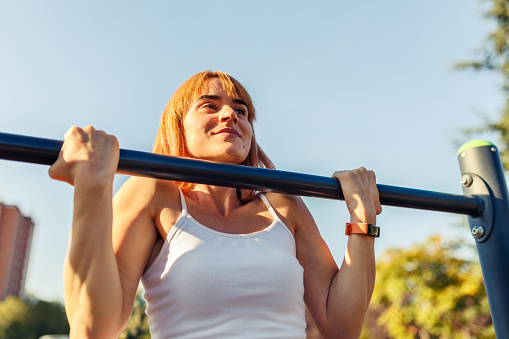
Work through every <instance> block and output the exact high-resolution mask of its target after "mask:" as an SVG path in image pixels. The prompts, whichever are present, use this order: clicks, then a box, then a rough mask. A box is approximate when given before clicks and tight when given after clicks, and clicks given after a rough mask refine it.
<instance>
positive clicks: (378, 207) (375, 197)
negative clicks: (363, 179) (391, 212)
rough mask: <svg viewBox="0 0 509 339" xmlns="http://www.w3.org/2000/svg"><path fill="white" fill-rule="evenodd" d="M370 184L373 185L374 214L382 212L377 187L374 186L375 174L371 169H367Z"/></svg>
mask: <svg viewBox="0 0 509 339" xmlns="http://www.w3.org/2000/svg"><path fill="white" fill-rule="evenodd" d="M368 175H369V180H370V184H371V185H372V187H373V201H374V202H375V210H376V214H377V215H378V214H380V213H382V204H381V203H380V193H379V192H378V187H377V186H376V175H375V172H373V171H368Z"/></svg>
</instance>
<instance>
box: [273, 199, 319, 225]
mask: <svg viewBox="0 0 509 339" xmlns="http://www.w3.org/2000/svg"><path fill="white" fill-rule="evenodd" d="M265 196H266V197H267V199H268V200H269V202H270V204H271V205H272V207H273V208H274V209H275V210H276V213H277V214H278V216H279V217H280V218H281V219H282V220H283V222H284V223H285V224H286V225H287V226H288V227H289V228H290V229H291V230H292V231H297V230H298V229H299V228H300V227H301V226H302V225H305V224H307V223H309V222H311V223H314V221H313V217H312V216H311V213H310V212H309V210H308V208H307V206H306V204H305V203H304V201H303V200H302V198H301V197H299V196H296V195H290V194H282V193H274V192H269V193H265Z"/></svg>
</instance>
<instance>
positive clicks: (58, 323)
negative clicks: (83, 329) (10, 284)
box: [0, 296, 69, 339]
mask: <svg viewBox="0 0 509 339" xmlns="http://www.w3.org/2000/svg"><path fill="white" fill-rule="evenodd" d="M45 334H69V324H68V322H67V317H66V315H65V310H64V307H63V305H61V304H59V303H56V302H47V301H43V300H37V299H35V298H29V299H21V298H19V297H15V296H8V297H7V298H5V300H4V301H2V302H0V338H6V339H9V338H16V339H33V338H35V339H37V338H39V337H40V336H42V335H45Z"/></svg>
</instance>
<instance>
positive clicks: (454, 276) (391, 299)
mask: <svg viewBox="0 0 509 339" xmlns="http://www.w3.org/2000/svg"><path fill="white" fill-rule="evenodd" d="M467 248H469V247H468V246H467V245H465V244H464V243H462V242H460V241H444V240H443V239H442V238H440V237H432V238H429V239H427V240H426V241H425V242H423V243H421V244H418V245H415V246H414V247H412V248H410V249H390V250H388V251H387V252H386V253H385V254H384V255H383V256H382V259H381V260H379V262H378V264H377V278H376V287H375V291H374V294H373V298H372V301H371V305H370V309H369V311H368V314H367V316H366V322H365V328H364V331H363V337H364V338H375V337H376V338H479V339H480V338H494V337H495V332H494V329H493V325H492V322H491V316H490V312H489V304H488V299H487V297H486V292H485V289H484V283H483V278H482V273H481V267H480V264H479V263H478V262H477V261H475V260H470V259H466V258H465V252H466V249H467ZM470 250H472V248H471V247H470ZM460 253H462V254H461V255H460Z"/></svg>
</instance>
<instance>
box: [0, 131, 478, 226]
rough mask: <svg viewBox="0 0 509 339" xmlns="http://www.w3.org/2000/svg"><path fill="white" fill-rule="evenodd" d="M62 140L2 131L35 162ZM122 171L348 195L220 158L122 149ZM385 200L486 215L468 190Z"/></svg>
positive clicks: (9, 153) (316, 179)
mask: <svg viewBox="0 0 509 339" xmlns="http://www.w3.org/2000/svg"><path fill="white" fill-rule="evenodd" d="M61 147H62V141H58V140H52V139H43V138H35V137H28V136H21V135H15V134H6V133H0V158H2V159H7V160H15V161H22V162H28V163H34V164H42V165H51V164H53V163H54V162H55V161H56V159H57V157H58V154H59V152H60V149H61ZM118 173H121V174H128V175H138V176H147V177H153V178H158V179H166V180H175V181H183V182H193V183H202V184H209V185H216V186H227V187H236V188H243V189H253V190H258V191H276V192H282V193H288V194H294V195H300V196H310V197H319V198H329V199H339V200H344V198H343V194H342V192H341V186H340V184H339V182H338V181H337V180H336V179H334V178H331V177H321V176H316V175H310V174H301V173H293V172H285V171H279V170H271V169H265V168H257V167H248V166H241V165H231V164H223V163H215V162H209V161H203V160H195V159H189V158H180V157H171V156H164V155H160V154H154V153H147V152H139V151H132V150H126V149H121V150H120V160H119V165H118ZM378 190H379V193H380V201H381V203H382V204H383V205H388V206H397V207H406V208H416V209H424V210H430V211H440V212H450V213H459V214H467V215H472V216H476V215H480V214H482V211H483V210H484V202H483V200H482V199H480V198H479V197H476V196H463V195H455V194H448V193H439V192H432V191H425V190H418V189H411V188H403V187H396V186H388V185H380V184H379V185H378Z"/></svg>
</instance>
